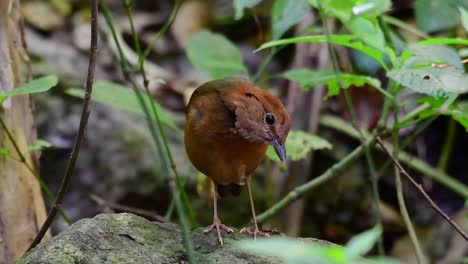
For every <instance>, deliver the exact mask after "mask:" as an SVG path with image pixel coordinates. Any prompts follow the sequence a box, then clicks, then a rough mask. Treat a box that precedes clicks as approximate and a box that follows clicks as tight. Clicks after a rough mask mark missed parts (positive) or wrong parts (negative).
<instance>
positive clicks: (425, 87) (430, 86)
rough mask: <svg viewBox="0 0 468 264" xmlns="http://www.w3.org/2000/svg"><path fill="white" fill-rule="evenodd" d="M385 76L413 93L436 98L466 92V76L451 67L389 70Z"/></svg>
mask: <svg viewBox="0 0 468 264" xmlns="http://www.w3.org/2000/svg"><path fill="white" fill-rule="evenodd" d="M387 76H388V77H389V78H391V79H392V80H394V81H396V82H398V83H400V84H401V85H403V86H406V87H408V88H410V89H412V90H413V91H416V92H418V93H424V94H428V95H430V96H433V97H437V98H445V99H446V98H448V97H449V96H450V95H457V94H463V93H466V92H468V75H467V74H465V73H463V72H462V71H460V70H458V69H456V68H453V67H447V68H434V67H427V68H422V69H401V70H391V71H389V72H388V73H387Z"/></svg>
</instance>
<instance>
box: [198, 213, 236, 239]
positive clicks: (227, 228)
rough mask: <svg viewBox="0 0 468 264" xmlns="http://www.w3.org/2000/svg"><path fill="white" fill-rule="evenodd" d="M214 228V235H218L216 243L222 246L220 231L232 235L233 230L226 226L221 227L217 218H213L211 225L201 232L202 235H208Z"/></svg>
mask: <svg viewBox="0 0 468 264" xmlns="http://www.w3.org/2000/svg"><path fill="white" fill-rule="evenodd" d="M215 228H216V233H218V241H219V243H220V244H221V245H222V244H223V238H222V237H221V229H222V230H224V231H226V232H227V233H232V232H233V230H232V228H230V227H228V226H226V225H223V224H222V223H221V221H220V220H219V218H215V219H213V224H211V225H210V226H209V227H207V228H206V229H205V230H203V233H205V234H208V233H210V232H211V231H213V229H215Z"/></svg>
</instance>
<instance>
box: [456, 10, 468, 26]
mask: <svg viewBox="0 0 468 264" xmlns="http://www.w3.org/2000/svg"><path fill="white" fill-rule="evenodd" d="M458 10H459V11H460V20H461V22H462V25H463V27H464V28H465V31H466V32H468V8H467V9H465V8H463V7H461V6H459V7H458Z"/></svg>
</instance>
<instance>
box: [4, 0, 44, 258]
mask: <svg viewBox="0 0 468 264" xmlns="http://www.w3.org/2000/svg"><path fill="white" fill-rule="evenodd" d="M19 8H20V6H19V1H16V0H0V91H8V90H11V89H14V87H18V86H19V85H21V84H22V78H21V76H22V71H21V70H22V67H21V55H23V56H25V55H24V54H25V52H24V49H23V43H22V40H21V31H20V11H19ZM0 118H1V119H2V120H3V121H4V123H5V125H6V127H7V128H8V130H9V131H10V132H11V134H12V136H13V138H14V141H15V142H16V144H17V145H18V147H19V149H20V151H21V152H22V153H23V155H24V156H25V158H26V162H27V163H28V164H30V165H31V166H32V167H36V166H34V164H36V161H37V160H35V159H34V158H33V156H32V155H30V154H29V153H28V151H27V146H28V145H30V144H32V143H33V142H34V141H35V137H36V134H35V132H36V131H35V128H34V122H33V115H32V102H31V98H30V97H29V96H15V97H12V98H9V99H7V101H5V102H4V103H3V105H0ZM0 148H3V149H7V150H9V151H10V152H11V153H12V155H13V156H14V157H15V158H17V159H18V158H19V155H18V154H17V152H16V150H15V148H14V147H13V144H12V142H11V141H10V139H9V138H8V137H7V134H6V132H5V130H4V129H3V127H1V126H0ZM44 219H45V206H44V201H43V198H42V194H41V190H40V188H39V184H38V183H37V181H36V179H35V178H34V176H33V175H32V174H31V172H29V171H28V169H27V167H26V166H25V165H24V164H22V163H21V162H18V161H15V160H13V159H11V158H9V157H6V156H2V155H0V263H13V262H14V260H15V259H17V258H19V257H20V256H21V255H22V254H24V252H25V250H26V249H27V248H28V246H29V244H30V242H31V241H32V239H33V238H34V236H35V235H36V233H37V231H38V226H40V225H41V224H42V223H43V221H44Z"/></svg>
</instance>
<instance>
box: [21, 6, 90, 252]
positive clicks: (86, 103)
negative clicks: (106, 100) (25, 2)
mask: <svg viewBox="0 0 468 264" xmlns="http://www.w3.org/2000/svg"><path fill="white" fill-rule="evenodd" d="M97 26H98V1H97V0H91V45H90V46H91V47H90V56H89V65H88V76H87V79H86V91H85V97H84V99H83V106H82V109H81V119H80V125H79V128H78V134H77V135H76V138H75V142H74V144H73V150H72V153H71V156H70V161H69V162H68V166H67V170H66V172H65V175H64V177H63V180H62V184H61V185H60V189H59V192H58V194H57V199H56V200H55V203H54V205H53V207H52V208H51V210H50V212H49V214H48V215H47V218H46V220H45V222H44V224H43V225H42V227H41V229H40V230H39V233H38V234H37V235H36V237H35V238H34V240H33V241H32V243H31V245H30V246H29V248H28V250H27V251H29V250H30V249H32V248H34V247H35V246H36V245H37V244H39V243H40V242H41V240H42V238H43V237H44V235H45V233H46V232H47V230H48V229H49V227H50V225H51V224H52V221H53V220H54V217H55V215H56V214H57V212H58V211H59V210H60V208H61V206H62V202H63V199H64V198H65V193H66V191H67V189H68V185H69V184H70V179H71V177H72V175H73V171H74V170H75V165H76V161H77V159H78V155H79V152H80V147H81V143H82V142H83V138H84V134H85V129H86V125H87V124H88V117H89V113H90V111H91V109H90V102H91V93H92V91H93V81H94V68H95V66H96V53H97V45H98V30H97Z"/></svg>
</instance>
